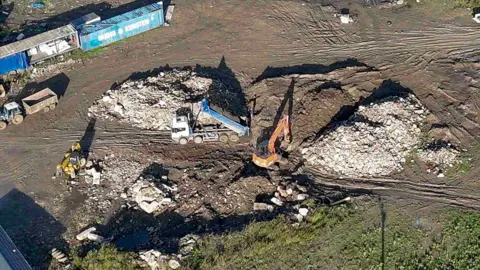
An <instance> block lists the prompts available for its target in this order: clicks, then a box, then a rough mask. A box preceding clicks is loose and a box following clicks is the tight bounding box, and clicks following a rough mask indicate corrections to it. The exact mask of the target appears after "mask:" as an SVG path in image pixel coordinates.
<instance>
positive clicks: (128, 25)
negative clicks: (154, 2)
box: [79, 9, 165, 51]
mask: <svg viewBox="0 0 480 270" xmlns="http://www.w3.org/2000/svg"><path fill="white" fill-rule="evenodd" d="M164 19H165V17H164V16H163V9H160V10H156V11H153V12H151V13H148V14H144V15H142V16H139V17H135V18H133V19H130V20H127V21H123V22H119V23H117V24H115V25H112V26H110V27H107V28H103V29H100V30H98V31H95V32H91V33H88V31H85V32H87V33H84V34H82V31H79V36H80V43H81V47H82V50H84V51H89V50H92V49H95V48H99V47H102V46H106V45H108V44H111V43H113V42H116V41H119V40H122V39H124V38H128V37H131V36H134V35H137V34H140V33H143V32H145V31H148V30H151V29H153V28H156V27H159V26H161V25H163V24H164Z"/></svg>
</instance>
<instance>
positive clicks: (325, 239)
mask: <svg viewBox="0 0 480 270" xmlns="http://www.w3.org/2000/svg"><path fill="white" fill-rule="evenodd" d="M426 234H427V233H426V232H425V231H424V230H422V229H419V228H417V227H415V226H414V219H413V218H411V219H410V218H409V217H408V216H407V215H405V213H404V212H401V211H397V210H390V211H389V212H388V214H387V221H386V227H385V238H384V240H385V241H384V247H385V267H386V268H385V269H395V268H397V267H398V266H399V265H401V263H402V261H401V258H404V256H406V255H407V254H415V252H417V251H418V250H422V246H423V245H425V244H426V243H429V242H430V241H431V240H430V238H429V237H426ZM382 264H383V260H382V228H381V222H380V211H379V208H378V206H377V204H373V205H372V206H370V207H369V208H368V209H367V210H366V211H359V210H355V209H354V207H346V206H337V207H328V208H327V207H324V208H320V209H318V210H316V211H315V212H314V213H313V214H312V216H311V217H310V218H308V219H307V220H306V221H305V222H303V223H301V224H300V225H299V226H298V227H296V226H294V225H292V224H291V222H288V221H286V218H285V217H278V218H276V219H275V220H272V221H269V222H258V223H253V224H251V225H249V226H248V227H247V228H246V229H244V230H243V231H241V232H234V233H230V234H225V235H221V236H208V237H206V238H205V239H204V240H203V241H202V242H201V243H200V245H199V247H198V248H197V250H196V251H195V253H194V255H193V256H191V257H189V258H188V260H187V269H381V267H382Z"/></svg>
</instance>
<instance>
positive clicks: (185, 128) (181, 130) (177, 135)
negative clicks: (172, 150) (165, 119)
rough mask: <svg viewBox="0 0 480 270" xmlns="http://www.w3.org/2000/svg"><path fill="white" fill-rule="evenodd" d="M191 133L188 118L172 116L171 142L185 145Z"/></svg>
mask: <svg viewBox="0 0 480 270" xmlns="http://www.w3.org/2000/svg"><path fill="white" fill-rule="evenodd" d="M191 133H192V132H191V129H190V125H189V119H188V117H187V116H183V115H173V120H172V140H173V141H175V142H177V143H180V144H186V143H187V142H188V138H189V137H190V135H191Z"/></svg>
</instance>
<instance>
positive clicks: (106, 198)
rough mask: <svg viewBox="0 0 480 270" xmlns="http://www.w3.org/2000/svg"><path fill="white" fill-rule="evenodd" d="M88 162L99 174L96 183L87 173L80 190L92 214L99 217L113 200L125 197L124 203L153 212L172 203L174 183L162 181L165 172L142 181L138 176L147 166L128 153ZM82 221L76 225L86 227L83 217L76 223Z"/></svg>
mask: <svg viewBox="0 0 480 270" xmlns="http://www.w3.org/2000/svg"><path fill="white" fill-rule="evenodd" d="M92 164H93V165H92V168H96V169H95V172H96V173H97V174H100V176H99V177H100V180H101V181H100V184H96V183H95V182H93V183H92V181H93V177H92V176H89V173H88V172H87V175H86V178H85V181H86V185H81V190H80V191H81V192H82V193H83V194H85V195H87V196H88V198H87V199H86V201H85V209H86V211H88V212H89V214H91V213H96V215H95V216H103V215H105V214H106V213H107V212H108V211H109V210H110V209H111V208H112V206H114V205H115V204H116V203H117V202H121V201H123V200H125V199H127V203H126V206H131V207H134V208H142V209H143V210H148V212H150V210H152V209H153V211H156V210H159V209H161V208H162V207H165V206H167V205H169V204H171V203H173V202H172V199H173V198H174V197H173V194H174V193H175V192H176V186H175V185H173V184H170V183H166V182H167V178H166V175H163V176H162V177H160V178H162V179H153V178H152V177H145V178H148V179H147V180H145V179H144V177H142V176H141V175H142V174H144V170H145V169H146V168H147V166H146V165H145V164H142V163H139V162H137V161H134V160H132V159H131V158H129V157H128V156H124V157H115V156H114V155H113V154H112V155H109V156H105V159H102V160H93V162H92ZM147 182H148V184H147ZM153 182H155V184H156V185H154V184H153ZM157 182H158V183H157ZM144 185H145V186H144ZM158 186H160V188H158ZM137 189H138V194H137V193H134V190H135V191H137ZM158 190H160V192H158ZM132 202H134V203H133V204H132ZM154 202H156V203H154ZM152 203H153V204H152ZM157 203H158V206H157V205H156V204H157ZM86 214H87V213H86ZM92 216H93V215H92ZM83 222H84V223H85V224H79V225H80V226H82V225H83V226H86V225H88V224H89V223H90V222H91V220H89V219H87V218H86V219H84V220H80V221H79V223H83Z"/></svg>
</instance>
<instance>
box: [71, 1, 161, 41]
mask: <svg viewBox="0 0 480 270" xmlns="http://www.w3.org/2000/svg"><path fill="white" fill-rule="evenodd" d="M160 9H163V2H158V3H154V4H151V5H148V6H144V7H141V8H137V9H135V10H132V11H129V12H126V13H124V14H121V15H118V16H115V17H112V18H110V19H106V20H104V21H101V22H97V23H93V24H84V25H80V26H79V27H77V30H78V33H79V34H80V35H87V34H90V33H93V32H97V31H100V30H102V29H105V28H108V27H110V26H112V25H116V24H118V23H121V22H126V21H130V20H132V19H135V18H137V17H140V16H142V15H145V14H149V13H152V12H153V11H156V10H160Z"/></svg>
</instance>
